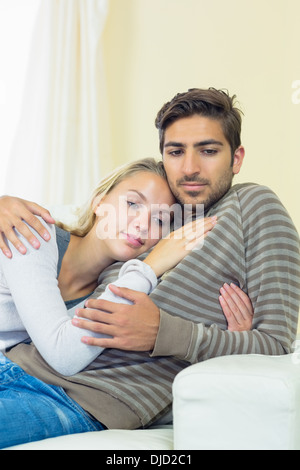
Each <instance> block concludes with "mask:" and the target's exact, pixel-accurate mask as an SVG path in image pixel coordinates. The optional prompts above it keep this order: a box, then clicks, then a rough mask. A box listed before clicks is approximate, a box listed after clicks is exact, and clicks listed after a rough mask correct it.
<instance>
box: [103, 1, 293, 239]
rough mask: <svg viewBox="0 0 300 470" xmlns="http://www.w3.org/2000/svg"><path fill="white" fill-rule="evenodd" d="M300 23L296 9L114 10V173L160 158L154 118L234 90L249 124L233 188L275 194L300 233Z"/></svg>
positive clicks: (109, 50) (262, 4)
mask: <svg viewBox="0 0 300 470" xmlns="http://www.w3.org/2000/svg"><path fill="white" fill-rule="evenodd" d="M299 17H300V2H299V0H226V1H224V0H210V1H209V2H208V1H204V0H110V9H109V15H108V20H107V24H106V29H105V32H104V56H105V66H106V76H107V87H108V94H109V103H110V110H111V115H110V124H111V131H112V166H116V165H117V164H119V163H123V162H126V161H129V160H132V159H136V158H141V157H145V156H159V153H158V138H157V132H156V129H155V127H154V119H155V115H156V112H157V111H158V109H159V108H160V106H161V105H162V104H163V103H164V102H165V101H167V100H169V99H170V98H171V97H172V96H173V95H174V94H175V93H177V92H179V91H185V90H187V89H188V88H190V87H208V86H214V87H217V88H227V89H228V90H229V91H230V93H232V94H233V93H235V94H237V96H238V99H239V102H240V104H241V106H242V109H243V111H244V115H245V116H244V125H243V133H242V137H243V143H244V145H245V147H246V159H245V162H244V166H243V169H242V172H241V174H240V175H239V177H238V179H236V181H237V182H244V181H255V182H258V183H262V184H266V185H268V186H270V187H271V188H272V189H273V190H274V191H275V192H276V193H277V194H278V195H279V196H280V198H281V199H282V201H283V202H284V204H285V205H286V207H287V209H288V210H289V212H290V214H291V215H292V217H293V219H294V221H295V223H296V226H297V228H298V230H299V231H300V211H299V210H298V200H299V182H298V178H299V174H300V132H299V128H300V125H299V124H300V103H299V104H296V102H297V101H300V53H299V52H300V28H299ZM297 80H299V84H298V89H293V88H292V84H293V83H294V82H296V81H297ZM296 85H297V84H296ZM297 90H299V91H297ZM292 98H294V101H295V103H293V101H292Z"/></svg>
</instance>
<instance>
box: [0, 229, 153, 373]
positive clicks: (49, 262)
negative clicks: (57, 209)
mask: <svg viewBox="0 0 300 470" xmlns="http://www.w3.org/2000/svg"><path fill="white" fill-rule="evenodd" d="M41 221H42V220H41ZM42 222H43V221H42ZM43 223H44V222H43ZM47 229H48V230H49V231H50V232H51V240H50V241H49V242H47V243H45V242H43V241H42V240H40V241H41V247H40V249H39V250H35V249H33V248H32V247H31V246H30V245H29V244H28V243H27V242H26V240H24V239H23V237H22V236H20V238H22V243H24V244H25V245H26V248H27V253H26V255H21V254H20V253H18V251H17V250H15V249H14V247H13V246H10V248H11V250H12V252H13V257H12V259H8V258H6V257H5V256H4V255H3V254H2V255H1V266H2V272H3V276H4V278H5V281H6V283H7V287H8V289H9V292H10V295H11V297H12V299H13V302H14V305H15V308H16V311H17V312H18V315H19V317H20V319H21V321H22V323H23V325H24V328H25V330H26V331H27V332H28V335H29V336H30V338H31V340H32V341H33V343H34V344H35V346H36V348H37V349H38V351H39V352H40V354H41V355H42V357H43V358H44V359H45V360H46V362H47V363H48V364H49V365H50V366H51V367H52V368H53V369H54V370H56V371H57V372H58V373H60V374H62V375H65V376H69V375H74V374H76V373H77V372H79V371H81V370H82V369H83V368H85V367H86V366H87V365H89V364H90V363H91V362H92V361H93V360H94V359H95V358H96V357H97V356H98V355H99V354H100V353H101V352H102V350H103V349H101V348H98V347H95V346H89V345H86V344H84V343H82V342H81V338H82V336H84V335H89V336H96V337H99V335H98V334H96V333H92V332H90V331H87V330H83V329H79V328H76V327H75V326H73V325H72V322H71V318H70V316H71V315H72V313H73V312H72V309H71V310H69V311H68V310H67V309H66V306H65V303H64V301H63V299H62V297H61V294H60V290H59V287H58V281H57V261H58V250H57V245H56V237H55V230H54V227H53V226H50V227H47ZM139 263H140V264H141V265H142V268H141V266H140V265H139V264H138V263H137V265H136V266H135V265H134V263H128V265H127V267H126V264H125V265H124V267H123V269H122V273H121V275H122V280H121V281H120V280H119V281H118V282H121V284H122V285H126V276H129V278H130V281H129V285H130V286H132V285H135V288H136V289H139V288H140V289H141V290H142V291H145V292H146V293H149V292H150V291H151V289H152V288H153V286H154V285H155V283H156V278H155V279H154V277H155V275H154V273H153V272H152V270H151V268H150V267H149V269H147V265H146V264H145V263H142V262H139ZM144 267H146V269H145V268H144ZM126 268H127V269H126ZM153 276H154V277H153ZM110 294H112V293H109V292H107V293H106V294H105V293H104V298H105V296H106V298H107V296H109V299H110V300H111V297H110ZM114 301H116V300H115V299H114Z"/></svg>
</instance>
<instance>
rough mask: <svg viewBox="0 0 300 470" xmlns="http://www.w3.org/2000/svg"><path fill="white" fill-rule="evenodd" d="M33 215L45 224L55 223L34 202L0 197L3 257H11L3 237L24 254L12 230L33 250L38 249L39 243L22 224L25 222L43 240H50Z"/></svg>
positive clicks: (22, 247) (0, 234)
mask: <svg viewBox="0 0 300 470" xmlns="http://www.w3.org/2000/svg"><path fill="white" fill-rule="evenodd" d="M35 215H39V216H41V217H42V218H43V219H44V220H45V222H48V223H50V224H54V223H55V220H54V219H53V217H51V215H50V213H49V211H48V210H47V209H44V208H43V207H41V206H39V205H38V204H35V203H34V202H30V201H25V200H23V199H19V198H16V197H10V196H2V197H0V249H1V250H2V251H3V253H4V254H5V256H7V257H8V258H11V257H12V253H11V251H10V249H9V248H8V246H7V244H6V241H5V237H6V238H7V240H9V241H10V242H11V243H12V244H13V245H14V247H15V248H16V249H17V250H18V251H19V252H20V253H22V254H25V253H26V248H25V246H24V245H23V243H21V242H20V240H19V238H18V237H17V236H16V234H15V231H14V228H15V229H16V230H17V232H19V233H20V234H21V235H23V236H24V238H26V240H28V242H29V243H30V244H31V245H32V246H33V247H34V248H36V249H38V248H39V247H40V242H39V241H38V239H37V238H36V237H35V235H34V234H33V233H32V232H31V231H30V229H29V228H28V227H27V225H26V224H25V223H24V222H27V224H28V225H29V226H30V227H32V228H33V229H34V230H35V231H36V232H37V233H38V234H39V235H40V236H41V237H42V238H43V239H44V240H46V241H48V240H50V234H49V232H48V231H47V230H46V229H45V227H44V225H43V224H41V222H40V221H39V220H38V219H37V218H36V217H35Z"/></svg>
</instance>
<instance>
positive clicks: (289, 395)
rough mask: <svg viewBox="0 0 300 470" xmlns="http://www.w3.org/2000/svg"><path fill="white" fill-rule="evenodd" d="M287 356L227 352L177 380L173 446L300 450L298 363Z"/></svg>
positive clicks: (183, 374)
mask: <svg viewBox="0 0 300 470" xmlns="http://www.w3.org/2000/svg"><path fill="white" fill-rule="evenodd" d="M299 362H300V361H299V360H297V358H296V360H295V354H289V355H285V356H263V355H255V354H253V355H237V356H223V357H218V358H214V359H210V360H207V361H205V362H202V363H198V364H195V365H192V366H190V367H188V368H186V369H184V370H183V371H182V372H180V373H179V374H178V376H177V377H176V378H175V381H174V384H173V395H174V403H173V418H174V449H178V450H179V449H180V450H184V449H207V450H209V449H217V450H218V449H234V450H244V449H252V450H254V449H257V450H258V449H300V364H299Z"/></svg>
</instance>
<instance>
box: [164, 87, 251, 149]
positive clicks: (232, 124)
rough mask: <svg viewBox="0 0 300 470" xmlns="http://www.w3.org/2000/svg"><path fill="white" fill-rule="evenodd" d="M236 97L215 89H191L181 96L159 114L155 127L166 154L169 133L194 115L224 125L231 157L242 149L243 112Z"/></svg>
mask: <svg viewBox="0 0 300 470" xmlns="http://www.w3.org/2000/svg"><path fill="white" fill-rule="evenodd" d="M235 99H236V96H235V95H234V96H232V97H230V96H229V94H228V92H225V91H223V90H216V89H215V88H208V89H200V88H191V89H190V90H188V91H187V92H185V93H178V94H177V95H175V96H174V98H173V99H172V100H171V101H169V102H168V103H166V104H164V106H163V107H162V108H161V110H160V111H159V112H158V114H157V116H156V120H155V126H156V127H157V129H158V130H159V147H160V152H161V153H163V148H164V140H165V131H166V129H167V127H168V126H170V125H171V124H172V123H173V122H175V121H177V120H178V119H182V118H186V117H191V116H194V115H197V114H198V115H200V116H204V117H207V118H210V119H215V120H218V121H220V124H221V126H222V129H223V132H224V136H225V138H226V140H227V141H228V143H229V145H230V148H231V154H232V156H233V155H234V152H235V150H236V149H237V148H238V147H239V146H240V145H241V127H242V118H241V114H242V112H241V111H240V110H239V109H238V108H237V107H236V106H235Z"/></svg>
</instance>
